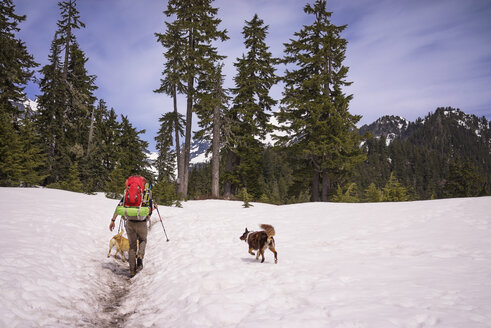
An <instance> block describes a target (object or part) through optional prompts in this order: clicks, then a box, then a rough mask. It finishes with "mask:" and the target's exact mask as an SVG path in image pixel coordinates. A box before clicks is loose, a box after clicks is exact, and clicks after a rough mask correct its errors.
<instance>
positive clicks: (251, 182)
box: [229, 14, 277, 197]
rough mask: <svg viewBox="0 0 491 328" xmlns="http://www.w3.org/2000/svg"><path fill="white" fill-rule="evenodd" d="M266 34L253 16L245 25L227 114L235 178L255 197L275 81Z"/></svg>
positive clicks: (257, 192) (262, 25) (259, 20)
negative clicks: (235, 161) (243, 49)
mask: <svg viewBox="0 0 491 328" xmlns="http://www.w3.org/2000/svg"><path fill="white" fill-rule="evenodd" d="M267 33H268V26H267V25H264V21H263V20H261V19H260V18H259V17H258V15H257V14H256V15H254V17H253V18H252V19H251V20H250V21H246V25H245V26H244V29H243V31H242V34H243V35H244V44H245V46H246V49H247V53H246V54H244V55H242V58H237V61H236V63H235V64H234V65H235V67H236V68H237V75H236V76H235V78H234V81H235V87H234V88H232V89H231V92H232V95H233V104H232V108H231V109H230V113H229V115H231V116H232V117H233V118H234V122H235V126H233V127H232V129H233V132H234V139H235V140H234V151H235V155H236V156H237V157H238V163H239V164H238V167H237V168H236V173H235V174H237V175H238V176H237V180H240V181H241V185H242V186H245V187H247V189H248V191H249V192H250V193H251V194H252V195H253V196H255V197H259V196H260V191H259V190H257V188H256V186H257V172H258V171H259V169H260V160H261V152H262V148H263V145H262V142H261V140H264V138H265V136H266V134H267V133H268V132H269V131H271V128H270V126H269V117H270V116H271V114H269V112H270V111H271V110H272V107H273V106H274V105H275V104H276V101H275V100H274V99H273V98H271V97H270V96H269V91H270V89H271V87H272V86H273V85H274V84H275V83H276V81H277V77H276V75H275V69H274V64H275V63H277V59H275V58H273V56H272V55H271V52H270V51H269V48H268V46H267V45H266V42H265V39H266V36H267Z"/></svg>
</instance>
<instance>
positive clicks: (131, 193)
mask: <svg viewBox="0 0 491 328" xmlns="http://www.w3.org/2000/svg"><path fill="white" fill-rule="evenodd" d="M146 183H147V180H145V178H144V177H142V176H139V175H135V176H131V177H129V178H128V179H127V180H126V189H125V190H124V206H134V207H137V206H141V204H142V200H143V194H144V192H145V184H146Z"/></svg>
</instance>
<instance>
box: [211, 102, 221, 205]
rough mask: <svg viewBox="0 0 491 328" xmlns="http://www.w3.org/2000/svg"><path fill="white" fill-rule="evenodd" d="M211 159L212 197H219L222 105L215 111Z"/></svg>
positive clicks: (216, 106)
mask: <svg viewBox="0 0 491 328" xmlns="http://www.w3.org/2000/svg"><path fill="white" fill-rule="evenodd" d="M211 151H212V158H211V197H212V198H218V196H219V177H220V103H218V104H216V105H215V108H214V109H213V140H212V149H211Z"/></svg>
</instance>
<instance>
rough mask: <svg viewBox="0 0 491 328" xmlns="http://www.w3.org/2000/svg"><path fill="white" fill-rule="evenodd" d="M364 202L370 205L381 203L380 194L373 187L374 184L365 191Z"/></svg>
mask: <svg viewBox="0 0 491 328" xmlns="http://www.w3.org/2000/svg"><path fill="white" fill-rule="evenodd" d="M365 201H367V202H370V203H375V202H381V201H382V192H381V191H380V190H379V189H378V188H377V187H376V186H375V183H373V182H372V183H370V185H369V186H368V188H367V189H365Z"/></svg>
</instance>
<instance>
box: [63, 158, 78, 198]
mask: <svg viewBox="0 0 491 328" xmlns="http://www.w3.org/2000/svg"><path fill="white" fill-rule="evenodd" d="M61 188H62V189H65V190H68V191H74V192H83V191H84V186H83V185H82V182H81V181H80V172H79V170H78V163H77V162H75V163H73V164H72V165H71V166H70V169H69V171H68V175H67V177H66V178H65V180H64V181H63V182H62V183H61Z"/></svg>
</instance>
